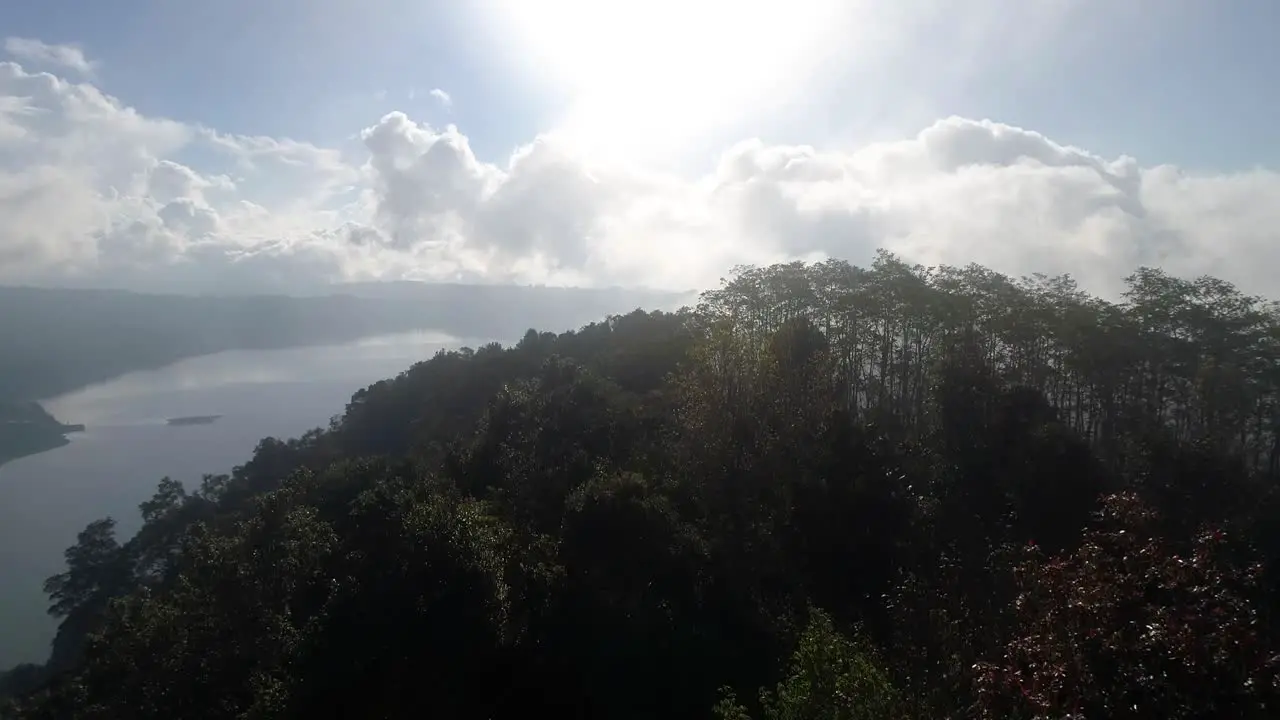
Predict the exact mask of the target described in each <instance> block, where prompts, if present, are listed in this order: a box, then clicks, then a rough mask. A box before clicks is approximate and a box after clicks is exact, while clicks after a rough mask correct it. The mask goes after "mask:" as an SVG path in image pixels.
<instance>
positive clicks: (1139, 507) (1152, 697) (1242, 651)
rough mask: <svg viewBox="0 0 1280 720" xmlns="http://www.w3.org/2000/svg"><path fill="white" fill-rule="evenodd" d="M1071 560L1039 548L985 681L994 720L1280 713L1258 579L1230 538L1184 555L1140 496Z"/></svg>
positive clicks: (1112, 505) (981, 692) (1109, 508)
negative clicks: (1257, 601) (1010, 631)
mask: <svg viewBox="0 0 1280 720" xmlns="http://www.w3.org/2000/svg"><path fill="white" fill-rule="evenodd" d="M1101 515H1102V517H1101V519H1102V523H1101V528H1100V529H1097V530H1092V531H1090V532H1088V533H1087V534H1086V536H1085V540H1084V543H1083V544H1082V545H1081V547H1080V548H1079V549H1078V550H1077V551H1075V552H1074V553H1071V554H1069V555H1065V556H1062V557H1058V558H1047V557H1045V556H1044V554H1043V553H1042V552H1041V551H1040V550H1039V549H1038V548H1036V547H1035V546H1034V545H1029V546H1027V547H1026V548H1025V550H1024V557H1023V559H1022V560H1021V562H1020V563H1019V564H1018V567H1017V577H1018V583H1019V590H1020V593H1019V596H1018V600H1017V608H1016V612H1017V617H1018V630H1017V633H1016V635H1015V638H1014V639H1013V640H1012V641H1011V642H1010V643H1009V644H1008V645H1007V646H1006V648H1005V653H1004V657H1002V658H1001V659H1000V660H998V661H996V662H992V663H982V664H980V665H978V666H977V667H976V668H975V670H976V671H977V672H976V682H977V688H976V689H977V694H978V697H979V701H978V707H977V708H976V710H977V713H976V714H977V716H978V717H982V718H1002V719H1004V718H1040V717H1052V718H1061V717H1072V716H1083V717H1087V718H1110V719H1112V720H1122V719H1125V718H1134V719H1136V718H1224V717H1231V718H1253V717H1259V718H1260V717H1274V716H1275V715H1276V713H1277V712H1278V711H1280V674H1278V672H1277V670H1278V667H1277V666H1278V664H1280V659H1278V658H1277V656H1276V653H1275V650H1274V649H1273V647H1272V646H1271V644H1270V642H1269V638H1268V636H1267V635H1266V634H1265V633H1264V632H1263V630H1262V629H1261V628H1260V625H1259V620H1258V617H1257V613H1256V612H1255V610H1254V608H1253V607H1252V606H1251V605H1250V603H1249V601H1248V599H1247V596H1248V593H1249V591H1250V589H1251V587H1252V586H1253V585H1254V584H1255V583H1256V581H1257V578H1258V576H1257V568H1254V567H1249V568H1238V567H1236V566H1234V565H1233V564H1232V563H1230V562H1229V561H1228V560H1227V559H1226V558H1225V556H1224V555H1225V553H1224V549H1225V548H1224V545H1225V542H1226V537H1225V535H1224V533H1222V532H1221V531H1219V530H1209V531H1205V532H1202V533H1200V534H1199V535H1198V536H1197V537H1196V538H1195V541H1194V543H1193V549H1192V550H1191V552H1189V553H1186V554H1183V555H1178V554H1176V553H1174V552H1172V551H1171V550H1170V549H1169V548H1168V547H1167V546H1165V545H1164V544H1163V543H1162V542H1161V541H1160V540H1158V539H1156V533H1155V531H1154V528H1153V523H1154V520H1155V517H1154V514H1153V512H1152V511H1151V510H1150V509H1149V508H1147V507H1146V506H1144V505H1143V504H1142V503H1141V501H1140V500H1139V499H1138V498H1137V496H1135V495H1133V494H1127V493H1126V494H1119V495H1113V496H1109V497H1107V498H1104V500H1103V510H1102V513H1101Z"/></svg>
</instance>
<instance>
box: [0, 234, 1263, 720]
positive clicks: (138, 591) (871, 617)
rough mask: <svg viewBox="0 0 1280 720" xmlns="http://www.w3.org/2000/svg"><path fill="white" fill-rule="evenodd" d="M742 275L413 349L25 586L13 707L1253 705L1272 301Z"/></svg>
mask: <svg viewBox="0 0 1280 720" xmlns="http://www.w3.org/2000/svg"><path fill="white" fill-rule="evenodd" d="M1127 287H1128V292H1127V293H1126V294H1125V296H1124V297H1123V298H1122V299H1120V300H1119V301H1118V302H1107V301H1104V300H1102V299H1099V298H1096V297H1091V296H1089V295H1088V294H1086V293H1085V292H1083V291H1081V290H1080V289H1079V288H1077V287H1076V285H1075V284H1074V282H1073V281H1072V280H1071V279H1070V278H1068V277H1044V276H1033V277H1030V278H1022V279H1014V278H1009V277H1006V276H1003V275H1000V274H998V273H995V272H992V271H990V270H988V269H985V268H982V267H977V266H970V267H965V268H955V267H939V268H924V267H919V266H912V265H909V264H906V263H904V262H902V261H901V260H899V259H898V258H895V257H893V256H891V255H888V254H881V255H879V256H878V257H877V259H876V261H875V263H874V264H873V265H872V266H871V267H869V268H860V267H855V266H852V265H850V264H848V263H844V262H839V261H828V262H824V263H819V264H803V263H792V264H785V265H777V266H772V267H764V268H756V267H744V268H738V269H736V270H735V272H734V273H733V274H732V276H731V277H729V278H727V279H726V280H724V281H723V282H722V284H721V286H720V287H719V288H716V289H714V290H711V291H708V292H706V293H704V294H703V295H702V297H701V299H700V301H699V303H698V304H697V305H696V306H694V307H690V308H686V309H685V310H682V311H680V312H677V313H664V312H643V311H635V312H633V313H630V314H626V315H620V316H612V317H609V318H607V319H606V320H603V321H601V322H596V323H593V324H590V325H587V326H585V327H582V328H581V329H579V330H576V331H570V332H565V333H562V334H559V335H557V334H552V333H547V332H538V331H534V330H530V331H529V332H528V333H526V335H525V336H524V337H523V339H521V340H520V341H519V342H518V343H517V344H515V345H514V346H512V347H509V348H503V347H501V346H499V345H497V344H491V345H486V346H483V347H480V348H475V349H470V348H467V349H461V350H457V351H448V352H441V353H439V354H438V355H436V356H435V357H433V358H431V359H430V360H427V361H424V362H421V363H418V364H417V365H415V366H413V367H412V368H409V369H408V370H406V371H405V372H403V373H402V374H400V375H399V376H397V377H395V378H391V379H388V380H385V381H383V382H380V383H376V384H374V385H372V386H370V387H368V388H365V389H363V390H361V391H359V392H357V393H356V394H355V395H354V396H353V397H352V398H351V401H350V403H349V404H348V405H347V407H346V409H345V411H344V412H343V414H342V415H341V416H340V417H338V418H336V419H335V420H334V422H333V423H332V424H331V425H330V426H329V427H328V428H323V429H317V430H315V431H313V432H311V433H308V434H306V435H304V436H302V437H300V438H296V439H292V440H287V441H283V440H278V439H274V438H267V439H264V440H263V441H262V442H261V443H260V444H259V446H258V448H257V450H256V451H255V453H254V455H253V457H252V458H250V459H249V460H248V461H247V462H245V463H244V464H243V465H241V466H239V467H237V468H236V469H235V470H234V471H233V472H232V473H231V474H229V475H227V476H209V477H206V478H205V480H204V481H203V482H202V483H201V485H200V487H197V488H183V487H182V486H181V485H180V484H178V483H175V482H172V481H170V480H164V481H162V482H161V483H160V485H159V488H158V490H157V493H156V495H155V497H153V498H152V499H151V500H148V501H146V502H144V503H142V505H141V508H140V509H141V512H142V515H143V520H144V524H143V526H142V528H141V530H139V532H138V533H137V535H136V536H135V537H133V538H131V539H128V540H125V541H123V542H120V541H118V540H117V539H116V537H115V534H114V525H113V523H112V521H111V520H110V519H104V520H101V521H98V522H96V523H94V524H92V525H90V526H89V527H88V528H86V530H85V532H84V533H82V535H81V536H80V538H79V540H78V542H77V544H76V545H75V546H74V547H72V548H70V549H68V551H67V570H66V572H64V573H62V574H60V575H57V576H55V577H53V578H51V579H50V580H49V582H48V584H47V586H46V588H47V590H48V592H49V594H50V598H51V603H52V605H51V609H50V612H51V613H53V614H54V615H56V616H57V617H60V618H63V624H62V626H61V628H60V631H59V634H58V638H57V641H56V642H55V645H54V652H53V656H52V657H51V661H50V663H49V664H48V665H47V666H46V667H43V668H37V667H31V666H26V667H23V668H19V669H17V670H15V671H14V672H13V673H10V674H9V675H8V676H6V677H5V679H4V682H3V684H0V690H4V691H7V692H8V693H9V694H10V696H11V699H10V701H9V702H10V704H9V706H8V708H7V710H4V711H0V712H6V713H8V714H9V715H12V716H14V717H22V718H119V717H139V718H150V717H155V718H173V717H181V718H233V717H235V718H279V717H370V718H391V717H419V716H424V715H440V716H444V717H455V718H477V719H479V718H515V717H528V716H530V715H535V714H538V713H539V712H540V711H544V710H545V711H550V712H553V713H555V714H557V715H559V716H564V715H566V714H568V715H572V716H579V717H608V718H649V717H690V718H694V717H697V718H709V717H721V718H732V719H734V720H742V719H744V718H768V719H770V720H782V719H787V720H810V719H813V720H817V719H819V718H822V719H828V718H850V719H859V718H920V719H923V718H1013V719H1015V720H1016V719H1018V718H1024V719H1027V720H1030V719H1031V718H1063V717H1089V718H1094V717H1107V718H1134V719H1138V718H1187V719H1191V718H1196V719H1198V718H1219V717H1233V718H1264V717H1272V716H1274V714H1275V708H1276V707H1277V703H1278V702H1280V645H1277V642H1276V639H1277V638H1276V633H1275V631H1276V628H1275V626H1274V624H1273V623H1272V617H1273V616H1274V615H1275V612H1274V611H1275V610H1276V609H1280V584H1278V583H1277V582H1276V580H1275V578H1276V570H1277V563H1280V540H1277V538H1280V534H1277V532H1276V530H1277V528H1276V523H1277V520H1278V518H1280V515H1277V509H1278V508H1280V505H1278V504H1277V499H1278V498H1277V493H1276V481H1277V476H1278V474H1280V404H1278V400H1280V362H1278V361H1280V310H1278V309H1277V307H1276V306H1275V305H1274V304H1272V303H1270V302H1267V301H1264V300H1262V299H1260V298H1254V297H1249V296H1246V295H1243V294H1242V293H1240V292H1239V291H1237V290H1236V289H1235V288H1233V287H1232V286H1230V285H1229V284H1227V283H1224V282H1222V281H1219V280H1215V279H1212V278H1201V279H1196V280H1184V279H1179V278H1173V277H1169V276H1167V275H1165V274H1163V273H1161V272H1160V271H1157V270H1152V269H1140V270H1138V271H1137V272H1135V273H1134V274H1133V275H1131V276H1130V277H1129V278H1128V279H1127Z"/></svg>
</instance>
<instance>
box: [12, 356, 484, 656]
mask: <svg viewBox="0 0 1280 720" xmlns="http://www.w3.org/2000/svg"><path fill="white" fill-rule="evenodd" d="M484 342H485V341H483V340H475V339H460V338H453V337H450V336H448V335H445V334H442V333H437V332H415V333H407V334H398V335H388V336H381V337H375V338H370V339H366V340H362V341H358V342H354V343H350V344H347V345H340V346H330V347H310V348H296V349H287V350H267V351H230V352H223V353H218V354H216V355H207V356H203V357H197V358H191V359H188V360H184V361H182V362H179V363H176V364H174V365H170V366H168V367H165V368H162V369H159V370H152V371H143V372H136V373H130V374H129V375H125V376H122V377H120V378H117V379H115V380H112V381H109V382H106V383H102V384H100V385H94V386H91V387H88V388H84V389H82V390H78V391H76V392H72V393H69V394H67V395H63V396H61V397H57V398H53V399H50V400H47V401H45V402H44V405H45V407H46V408H47V409H48V410H49V412H51V413H52V414H53V415H54V417H56V418H57V419H58V420H60V421H62V422H65V423H83V424H85V426H86V431H85V432H84V433H79V434H74V435H71V436H70V438H71V443H70V444H69V445H66V446H64V447H61V448H58V449H55V450H51V451H49V452H45V453H41V454H39V455H32V456H28V457H24V458H20V459H18V460H14V461H13V462H10V463H7V464H5V465H4V466H0V670H2V669H6V668H8V667H9V666H11V665H13V664H15V663H19V662H42V661H44V660H45V659H46V657H47V655H48V650H49V642H50V641H51V640H52V638H53V635H54V632H55V630H56V626H57V623H56V621H55V620H54V619H53V618H50V617H49V616H48V615H47V614H46V612H45V608H46V607H47V605H48V602H47V598H46V597H45V595H44V592H43V590H42V589H41V586H42V584H43V582H44V579H45V578H46V577H48V576H50V575H52V574H55V573H58V572H61V571H62V570H63V566H64V563H63V551H64V550H65V549H66V548H67V547H68V546H69V545H71V544H73V543H74V542H75V539H76V533H78V532H79V531H80V530H82V529H84V527H85V525H87V524H88V523H90V522H92V521H93V520H96V519H99V518H102V517H105V516H108V515H109V516H111V517H114V518H115V519H116V522H117V524H118V526H117V527H118V539H119V540H120V541H122V542H123V541H124V540H126V539H127V538H129V537H130V536H131V535H132V534H133V533H134V531H136V530H137V528H138V526H139V525H140V524H141V518H140V516H139V513H138V504H139V503H141V502H142V501H144V500H146V499H148V498H150V496H151V494H152V493H153V492H154V491H155V488H156V484H157V482H159V480H160V478H162V477H164V476H166V475H167V476H169V477H172V478H174V479H176V480H180V481H182V482H183V484H184V485H186V486H187V488H188V490H191V489H193V487H194V486H195V485H196V484H197V483H198V482H199V480H200V477H201V476H202V475H204V474H206V473H223V472H228V471H229V470H231V468H232V467H233V466H235V465H238V464H240V463H243V462H244V461H246V460H248V459H249V456H250V454H251V453H252V451H253V448H254V446H255V445H256V444H257V443H258V441H259V440H260V439H262V438H263V437H267V436H275V437H279V438H290V437H296V436H298V435H301V434H302V433H304V432H306V431H307V430H310V429H311V428H315V427H322V426H327V425H328V423H329V419H330V418H331V417H333V416H334V415H338V414H340V413H341V412H342V411H343V409H344V408H345V406H346V403H347V401H348V400H349V399H350V398H351V394H352V393H354V392H355V391H356V390H358V389H360V388H362V387H365V386H367V385H369V384H370V383H373V382H376V381H378V380H381V379H384V378H388V377H393V376H395V375H396V374H398V373H400V372H402V371H404V370H406V369H408V367H409V366H410V365H412V364H413V363H415V362H418V361H421V360H426V359H429V358H430V357H431V356H432V355H434V354H435V353H436V352H437V351H438V350H440V349H442V348H456V347H461V346H463V345H471V346H473V347H474V346H478V345H480V344H483V343H484ZM184 415H221V416H222V417H221V418H220V419H219V420H218V421H217V422H215V423H213V424H210V425H192V426H186V427H170V426H168V425H167V424H166V422H165V421H166V420H167V419H168V418H171V417H179V416H184Z"/></svg>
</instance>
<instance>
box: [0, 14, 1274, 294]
mask: <svg viewBox="0 0 1280 720" xmlns="http://www.w3.org/2000/svg"><path fill="white" fill-rule="evenodd" d="M637 8H639V9H637ZM593 13H594V14H593ZM0 35H3V36H5V37H7V38H10V39H13V40H15V41H17V42H25V43H28V45H27V46H24V47H28V48H29V47H31V45H30V43H33V42H35V43H42V44H43V45H41V47H46V48H57V47H60V46H68V47H71V46H74V47H75V48H78V49H79V50H80V51H81V52H83V54H84V56H85V57H86V58H88V60H89V61H92V62H93V63H94V66H93V69H92V72H89V73H83V72H79V71H77V70H76V69H75V68H73V67H71V66H69V65H67V64H66V63H63V65H62V66H59V65H58V64H57V63H53V64H50V63H49V62H47V60H48V57H45V58H44V59H43V60H42V59H41V58H40V57H37V54H38V53H34V52H32V51H30V50H28V51H13V52H10V53H9V58H8V60H9V61H10V62H13V63H15V65H12V66H10V67H11V68H14V69H13V70H11V71H10V72H9V75H10V77H9V79H8V80H7V81H6V82H8V83H9V84H8V85H2V86H0V143H3V142H10V143H12V144H13V147H12V148H8V149H6V148H5V147H0V163H3V161H4V160H5V158H6V157H7V158H10V159H17V160H15V162H18V164H16V165H13V166H12V167H9V168H5V167H0V196H2V195H5V194H6V193H8V194H9V197H10V198H11V199H12V200H13V202H17V200H18V199H23V203H24V204H22V205H20V206H17V209H18V211H17V212H12V213H10V215H9V216H7V217H6V218H4V219H0V244H3V243H7V244H8V247H4V246H3V245H0V250H3V251H6V252H0V281H13V280H23V281H31V282H72V281H74V282H80V283H82V284H95V283H96V284H102V283H103V282H107V281H111V282H119V283H125V284H133V283H142V282H144V281H148V282H149V281H151V280H153V279H155V278H167V279H168V280H169V282H168V284H169V285H184V284H189V283H191V282H194V281H195V280H196V279H203V280H207V281H208V283H211V284H213V285H215V286H219V287H220V286H222V285H225V284H227V283H231V284H237V283H238V284H243V285H244V286H245V287H259V286H267V285H270V286H273V287H274V286H276V285H278V284H279V283H280V282H282V278H284V279H288V278H295V277H301V276H306V277H307V278H308V281H309V282H311V281H314V282H331V281H333V280H339V279H356V278H361V279H368V278H374V277H386V278H391V277H419V278H424V279H430V278H450V279H466V278H473V279H474V278H489V279H503V280H533V281H540V282H542V281H545V282H566V283H593V282H606V281H608V282H622V281H634V282H637V283H648V284H662V285H672V284H678V285H680V286H682V287H683V286H687V285H688V284H691V283H692V284H697V283H702V282H707V281H708V280H710V281H714V278H715V277H718V275H719V274H720V273H721V272H723V269H724V268H726V267H727V264H729V263H732V262H767V261H773V260H780V259H788V258H795V257H817V256H823V255H838V256H840V255H842V256H847V257H849V258H850V259H854V260H863V259H865V258H867V257H869V254H870V252H871V250H872V249H873V248H874V247H888V248H890V249H893V250H895V251H897V252H901V253H904V254H908V255H913V256H915V257H918V258H919V259H921V260H922V261H928V262H960V261H968V260H976V261H980V262H988V263H990V264H993V265H995V266H996V267H997V269H1002V270H1005V271H1007V272H1014V273H1016V272H1023V271H1028V270H1045V271H1063V272H1072V273H1075V274H1077V275H1081V276H1085V277H1091V278H1097V280H1096V282H1097V283H1098V284H1099V285H1105V282H1106V281H1105V278H1108V277H1115V276H1118V275H1122V274H1123V272H1122V268H1124V267H1125V265H1126V264H1128V265H1132V264H1134V263H1138V262H1152V261H1155V262H1165V261H1166V260H1167V261H1168V262H1170V263H1173V264H1174V265H1175V269H1178V270H1179V271H1181V272H1186V273H1194V272H1201V271H1205V272H1215V273H1221V274H1225V275H1227V276H1229V279H1237V280H1239V281H1241V282H1243V283H1245V284H1246V285H1248V286H1249V287H1250V288H1256V289H1259V290H1264V291H1267V292H1270V291H1271V289H1272V286H1271V285H1269V284H1268V283H1267V282H1266V281H1265V279H1264V277H1263V274H1262V273H1261V271H1259V270H1257V269H1256V266H1257V265H1258V263H1257V253H1258V252H1271V250H1270V249H1269V248H1271V247H1273V246H1277V243H1275V242H1274V241H1273V238H1272V237H1271V235H1270V234H1269V233H1270V230H1269V229H1268V228H1270V227H1276V226H1280V223H1276V222H1275V220H1276V218H1275V215H1274V212H1273V211H1271V210H1270V208H1271V207H1280V196H1273V195H1272V193H1280V181H1277V176H1276V173H1275V171H1276V170H1277V169H1280V143H1277V142H1276V140H1277V139H1278V138H1280V130H1277V128H1280V91H1276V90H1274V89H1272V88H1274V87H1275V86H1276V81H1275V80H1274V78H1273V77H1271V75H1273V74H1274V69H1275V68H1277V67H1280V42H1278V41H1280V4H1278V3H1273V2H1265V1H1264V0H1241V1H1240V2H1228V3H1209V2H1201V1H1194V0H1132V1H1130V2H1114V1H1111V2H1104V1H1103V0H1040V1H1039V2H1025V1H1015V0H973V1H972V2H967V3H948V2H943V0H901V1H900V2H877V1H876V0H788V1H787V2H780V1H775V0H761V2H759V3H748V4H743V3H730V2H727V0H681V1H680V2H675V1H674V0H650V2H647V3H637V2H628V0H599V1H598V2H595V3H585V2H582V1H581V0H541V1H540V2H532V0H531V1H530V2H523V3H521V2H518V1H517V0H478V1H477V2H468V3H460V2H455V3H446V2H419V1H415V0H368V1H367V2H364V3H353V2H346V1H342V0H255V1H251V0H223V1H222V2H218V3H189V2H162V1H160V0H150V1H148V0H115V1H113V2H90V1H88V0H75V1H72V0H46V1H45V2H29V3H17V2H15V3H3V4H0ZM10 47H11V50H12V49H14V48H17V47H18V46H16V45H12V46H10ZM48 52H53V51H52V50H49V51H48ZM3 59H4V58H3V57H0V60H3ZM41 72H49V73H52V74H53V75H54V76H57V77H59V78H61V80H62V81H63V84H53V85H50V84H49V83H48V82H46V81H45V80H41V79H40V78H41V77H44V76H40V75H39V73H41ZM433 89H441V90H444V91H446V92H447V93H448V95H449V97H450V99H451V102H450V103H449V104H448V105H446V104H444V103H442V102H440V101H439V99H438V98H436V97H433V96H432V95H431V91H432V90H433ZM98 90H100V91H101V92H102V93H105V94H106V96H108V98H110V99H102V100H98V99H92V100H91V101H86V100H85V97H86V96H85V95H84V94H85V93H93V92H96V91H98ZM94 97H95V98H96V97H97V96H94ZM86 102H88V103H89V104H90V105H92V104H94V103H98V102H102V103H106V104H105V105H103V106H102V107H101V108H96V105H95V108H96V109H95V110H94V111H93V112H87V111H86V110H85V107H87V105H86ZM4 103H7V105H6V104H4ZM6 112H7V113H8V115H6V114H5V113H6ZM55 113H56V114H60V115H59V117H60V118H61V120H62V123H63V124H58V125H56V126H55V125H50V124H48V123H44V124H42V122H43V121H41V120H40V119H39V118H48V117H52V116H53V114H55ZM988 120H989V121H992V122H989V123H988V122H986V121H988ZM6 121H7V122H9V123H10V124H11V125H12V127H13V128H14V129H13V130H12V131H10V132H9V134H8V135H7V136H6V135H5V128H6V126H5V125H4V123H5V122H6ZM169 121H173V122H169ZM449 125H456V127H457V130H456V132H449V131H446V130H445V128H446V126H449ZM54 127H57V131H56V132H55V131H53V130H50V128H54ZM206 130H212V131H216V132H217V133H219V134H222V135H221V137H222V140H214V139H211V137H210V136H209V135H208V134H207V132H206ZM238 136H244V137H238ZM72 137H74V138H78V139H77V140H76V142H74V143H73V142H71V141H70V140H69V138H72ZM539 137H542V138H543V139H542V140H539V141H537V142H535V139H537V138H539ZM6 138H7V139H6ZM254 138H256V139H254ZM1073 148H1078V149H1073ZM6 153H7V154H6ZM1122 156H1130V157H1133V158H1136V162H1133V161H1128V160H1122V159H1121V157H1122ZM955 158H965V160H964V161H963V162H957V161H955ZM166 163H168V164H166ZM175 168H177V169H175ZM6 171H7V172H9V173H10V174H9V175H5V174H4V173H5V172H6ZM165 173H168V174H167V175H166V174H165ZM175 173H176V174H175ZM179 176H181V177H182V178H186V179H185V180H182V181H181V182H180V183H179V184H178V185H177V186H174V185H172V184H170V185H168V186H165V188H162V189H161V190H156V188H157V187H160V185H159V184H158V183H161V184H162V181H164V182H170V183H172V182H174V178H176V177H179ZM6 178H9V179H8V180H6ZM165 178H168V180H165ZM5 182H9V183H10V184H9V185H6V184H5ZM24 183H25V184H24ZM6 188H9V189H6ZM1117 194H1119V195H1122V196H1124V197H1118V196H1117V197H1113V195H1117ZM30 198H36V200H30ZM42 198H43V199H42ZM55 198H58V200H57V202H55ZM73 198H75V199H78V200H77V202H79V203H80V204H77V205H75V206H74V207H71V206H70V203H71V202H72V200H71V199H73ZM3 199H5V198H4V197H0V200H3ZM948 203H954V204H955V205H954V206H953V205H951V204H948ZM51 208H62V209H60V210H56V211H55V210H52V209H51ZM1242 208H1244V209H1245V210H1242ZM50 213H56V217H50V216H49V214H50ZM1028 234H1034V235H1036V236H1037V238H1038V239H1035V240H1034V241H1033V240H1028V239H1023V238H1025V237H1027V236H1028ZM656 238H663V239H664V240H663V244H661V249H662V252H661V253H659V252H657V247H658V246H657V245H655V243H656V242H657V240H656ZM1276 252H1277V253H1278V257H1277V260H1280V250H1276ZM1233 253H1234V254H1233ZM1245 255H1249V256H1251V257H1254V261H1253V262H1252V263H1251V264H1249V265H1242V264H1239V261H1238V260H1233V259H1232V258H1233V257H1243V256H1245ZM1233 263H1234V264H1233ZM1033 265H1034V267H1033ZM233 280H234V283H233V282H232V281H233ZM236 286H237V287H238V286H239V285H236ZM1276 290H1277V291H1280V287H1276Z"/></svg>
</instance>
